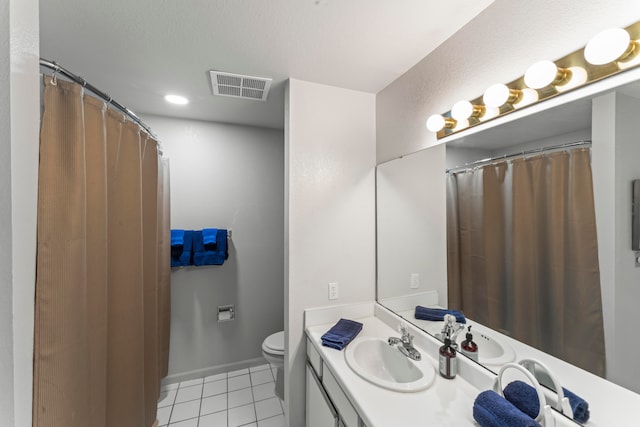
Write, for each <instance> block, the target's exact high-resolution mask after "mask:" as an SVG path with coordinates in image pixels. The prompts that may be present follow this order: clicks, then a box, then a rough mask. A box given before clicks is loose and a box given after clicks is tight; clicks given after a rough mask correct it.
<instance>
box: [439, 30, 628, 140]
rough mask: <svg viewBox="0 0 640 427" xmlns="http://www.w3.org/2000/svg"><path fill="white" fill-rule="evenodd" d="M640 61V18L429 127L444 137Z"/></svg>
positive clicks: (528, 72) (458, 107)
mask: <svg viewBox="0 0 640 427" xmlns="http://www.w3.org/2000/svg"><path fill="white" fill-rule="evenodd" d="M639 65H640V21H638V22H636V23H634V24H631V25H629V26H628V27H626V28H624V29H623V28H613V29H609V30H605V31H602V32H600V33H598V34H596V35H595V36H594V37H593V38H592V39H591V40H590V41H589V43H587V45H586V46H585V47H584V48H582V49H579V50H576V51H575V52H572V53H570V54H568V55H566V56H564V57H562V58H560V59H558V60H556V61H548V60H545V61H539V62H536V63H535V64H533V65H531V66H530V67H529V68H528V69H527V70H526V72H525V74H524V75H523V76H521V77H519V78H518V79H516V80H514V81H512V82H509V83H507V84H494V85H492V86H490V87H489V88H487V90H486V91H485V93H484V94H483V95H482V96H480V97H477V98H475V99H472V100H469V101H467V100H463V101H458V102H456V103H455V104H454V106H453V107H452V108H451V110H450V111H447V112H446V113H444V114H434V115H431V116H430V117H429V119H428V120H427V129H429V130H430V131H431V132H435V133H436V137H437V138H438V139H440V138H444V137H445V136H449V135H452V134H454V133H456V132H460V131H462V130H465V129H468V128H470V127H473V126H476V125H478V124H480V123H483V122H486V121H488V120H491V119H494V118H496V117H501V116H503V115H505V114H509V113H510V112H512V111H514V110H516V109H520V108H523V107H526V106H529V105H533V104H536V103H538V102H540V101H544V100H545V99H549V98H552V97H554V96H556V95H559V94H561V93H563V92H566V91H569V90H572V89H575V88H578V87H581V86H583V85H585V84H587V83H592V82H595V81H597V80H602V79H604V78H606V77H609V76H612V75H614V74H618V73H620V72H622V71H625V70H628V69H631V68H635V67H637V66H639Z"/></svg>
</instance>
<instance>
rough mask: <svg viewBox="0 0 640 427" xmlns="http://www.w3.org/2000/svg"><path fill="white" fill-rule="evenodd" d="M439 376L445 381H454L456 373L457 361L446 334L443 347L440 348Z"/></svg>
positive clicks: (449, 338) (448, 336)
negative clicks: (445, 379)
mask: <svg viewBox="0 0 640 427" xmlns="http://www.w3.org/2000/svg"><path fill="white" fill-rule="evenodd" d="M439 360H440V363H439V365H440V375H442V376H443V377H444V378H447V379H450V380H451V379H454V378H455V377H456V374H457V373H458V359H457V358H456V350H455V349H454V348H453V347H452V346H451V337H450V335H449V334H447V336H446V338H445V339H444V345H443V346H442V347H440V358H439Z"/></svg>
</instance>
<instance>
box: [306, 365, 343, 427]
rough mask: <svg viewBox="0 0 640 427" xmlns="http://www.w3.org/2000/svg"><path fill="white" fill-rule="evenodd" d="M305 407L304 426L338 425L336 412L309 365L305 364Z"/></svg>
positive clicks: (333, 426) (327, 426)
mask: <svg viewBox="0 0 640 427" xmlns="http://www.w3.org/2000/svg"><path fill="white" fill-rule="evenodd" d="M306 407H307V424H306V427H329V426H331V427H338V413H337V412H336V410H335V409H334V407H333V404H332V403H331V400H330V399H329V396H327V393H326V392H325V390H324V388H323V387H322V384H321V383H320V381H319V380H318V377H317V376H316V374H315V372H314V371H313V368H312V367H311V366H310V365H307V405H306Z"/></svg>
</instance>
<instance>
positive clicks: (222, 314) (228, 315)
mask: <svg viewBox="0 0 640 427" xmlns="http://www.w3.org/2000/svg"><path fill="white" fill-rule="evenodd" d="M235 318H236V310H235V308H234V306H233V305H219V306H218V323H220V322H229V321H231V320H233V319H235Z"/></svg>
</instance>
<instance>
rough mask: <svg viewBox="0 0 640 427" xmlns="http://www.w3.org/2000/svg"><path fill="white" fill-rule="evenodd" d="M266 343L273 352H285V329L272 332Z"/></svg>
mask: <svg viewBox="0 0 640 427" xmlns="http://www.w3.org/2000/svg"><path fill="white" fill-rule="evenodd" d="M264 345H265V347H266V348H267V349H269V350H270V351H272V352H274V353H275V352H278V353H281V352H284V331H280V332H276V333H275V334H271V335H269V336H268V337H267V339H265V340H264Z"/></svg>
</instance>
